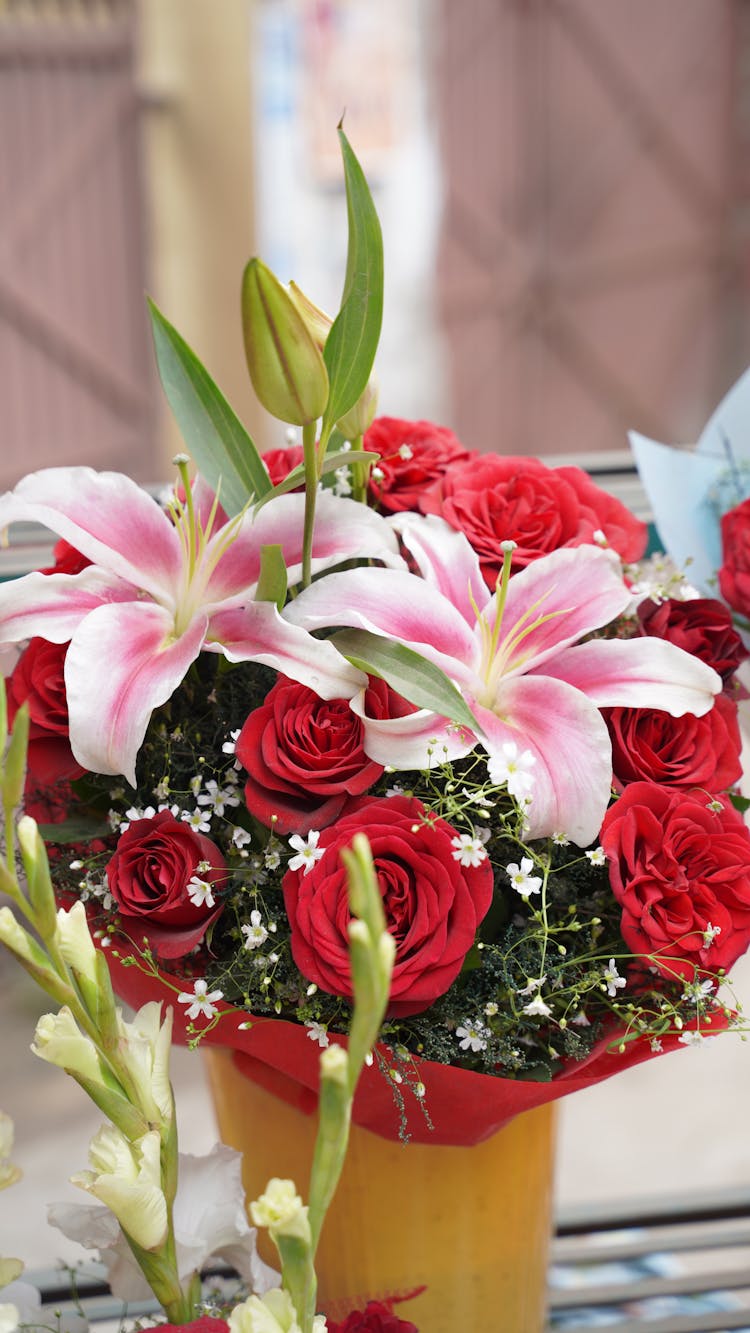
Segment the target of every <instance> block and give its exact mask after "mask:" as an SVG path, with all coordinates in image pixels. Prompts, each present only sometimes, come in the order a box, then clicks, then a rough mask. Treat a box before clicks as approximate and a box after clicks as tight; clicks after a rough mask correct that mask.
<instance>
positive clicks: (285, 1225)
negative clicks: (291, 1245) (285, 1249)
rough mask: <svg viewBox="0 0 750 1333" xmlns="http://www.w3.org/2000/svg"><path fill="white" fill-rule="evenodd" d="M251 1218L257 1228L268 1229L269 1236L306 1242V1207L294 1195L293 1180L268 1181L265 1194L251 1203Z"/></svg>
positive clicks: (308, 1236)
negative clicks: (293, 1237) (289, 1237)
mask: <svg viewBox="0 0 750 1333" xmlns="http://www.w3.org/2000/svg"><path fill="white" fill-rule="evenodd" d="M250 1216H251V1217H252V1219H253V1221H254V1223H255V1225H256V1227H268V1230H269V1231H270V1233H271V1235H272V1236H298V1237H299V1238H300V1239H301V1240H309V1238H310V1224H309V1222H308V1220H307V1208H306V1206H305V1205H304V1204H303V1202H302V1199H301V1198H300V1196H299V1194H298V1193H297V1186H296V1185H295V1183H294V1181H293V1180H280V1179H279V1178H278V1176H274V1177H273V1179H272V1180H269V1182H268V1184H267V1185H266V1188H265V1193H263V1194H261V1196H260V1198H259V1199H256V1200H255V1201H254V1202H253V1203H251V1204H250Z"/></svg>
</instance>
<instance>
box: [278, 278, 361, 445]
mask: <svg viewBox="0 0 750 1333" xmlns="http://www.w3.org/2000/svg"><path fill="white" fill-rule="evenodd" d="M287 290H288V292H289V295H290V296H291V298H292V300H293V301H294V304H295V305H296V307H297V309H298V311H299V313H300V315H301V316H302V318H303V320H304V321H305V323H306V325H307V327H308V330H309V332H310V333H311V335H312V337H313V338H314V340H315V342H316V344H317V346H318V347H319V349H320V351H321V352H322V351H323V348H324V347H325V345H326V339H327V337H328V334H329V333H330V331H331V325H332V324H333V320H332V319H331V317H330V315H327V314H326V313H325V311H324V310H321V309H320V306H317V305H316V304H315V302H314V301H311V300H310V297H309V296H306V295H305V293H304V292H303V291H302V290H301V288H300V287H298V286H297V284H296V282H290V283H289V287H288V288H287ZM378 392H379V390H378V381H377V378H376V377H375V375H374V373H373V374H372V375H370V378H369V380H368V381H367V384H366V386H365V388H364V389H363V391H362V393H361V394H360V396H359V398H358V399H357V401H356V403H355V404H354V406H353V407H350V408H349V411H348V412H347V413H346V415H345V416H343V417H341V419H340V420H339V421H337V422H336V425H337V426H338V429H339V430H340V431H341V434H342V435H343V436H344V438H345V439H347V440H358V439H359V437H360V435H364V433H365V431H366V430H368V429H369V427H370V426H371V425H372V423H373V420H374V418H375V413H376V412H377V410H378Z"/></svg>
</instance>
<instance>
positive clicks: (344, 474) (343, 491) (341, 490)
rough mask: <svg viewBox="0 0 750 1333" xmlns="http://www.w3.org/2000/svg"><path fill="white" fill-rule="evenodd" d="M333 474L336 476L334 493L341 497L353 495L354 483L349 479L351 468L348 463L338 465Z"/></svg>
mask: <svg viewBox="0 0 750 1333" xmlns="http://www.w3.org/2000/svg"><path fill="white" fill-rule="evenodd" d="M333 475H334V477H335V478H336V481H335V483H334V487H333V490H334V494H335V495H338V496H340V497H343V496H347V495H351V493H352V483H351V481H350V479H349V468H348V466H347V464H346V463H345V464H344V466H343V467H337V468H336V471H335V472H334V474H333Z"/></svg>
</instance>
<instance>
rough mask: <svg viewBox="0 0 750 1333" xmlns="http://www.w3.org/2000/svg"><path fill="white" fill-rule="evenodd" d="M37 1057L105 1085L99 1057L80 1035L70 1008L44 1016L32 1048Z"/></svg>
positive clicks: (37, 1029)
mask: <svg viewBox="0 0 750 1333" xmlns="http://www.w3.org/2000/svg"><path fill="white" fill-rule="evenodd" d="M31 1049H32V1051H33V1052H34V1055H38V1056H39V1058H40V1059H41V1060H46V1061H47V1062H48V1063H49V1064H51V1065H57V1066H58V1068H60V1069H64V1070H65V1071H66V1073H68V1074H73V1075H74V1076H76V1077H80V1078H83V1079H86V1080H87V1081H88V1082H89V1083H98V1084H100V1085H103V1084H104V1083H105V1077H104V1071H103V1069H102V1065H101V1061H100V1059H99V1053H98V1051H97V1049H96V1047H95V1045H94V1043H93V1041H92V1040H91V1038H90V1037H86V1036H84V1034H83V1033H82V1032H81V1031H80V1029H79V1027H78V1025H77V1023H76V1021H75V1019H74V1017H73V1015H72V1013H71V1012H70V1010H69V1009H68V1007H67V1005H63V1007H62V1009H61V1010H60V1012H59V1013H58V1014H42V1017H41V1018H40V1019H39V1022H38V1023H37V1025H36V1032H35V1033H34V1040H33V1042H32V1044H31Z"/></svg>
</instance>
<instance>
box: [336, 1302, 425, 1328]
mask: <svg viewBox="0 0 750 1333" xmlns="http://www.w3.org/2000/svg"><path fill="white" fill-rule="evenodd" d="M327 1326H328V1333H419V1331H418V1329H417V1326H416V1324H412V1322H411V1320H409V1319H399V1317H398V1315H395V1314H394V1313H393V1311H392V1309H391V1308H390V1305H384V1304H383V1303H382V1301H368V1303H367V1305H366V1307H365V1309H364V1310H352V1312H351V1314H348V1315H347V1316H346V1319H344V1320H343V1321H342V1322H341V1323H339V1324H334V1323H331V1320H330V1319H329V1320H328V1325H327Z"/></svg>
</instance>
